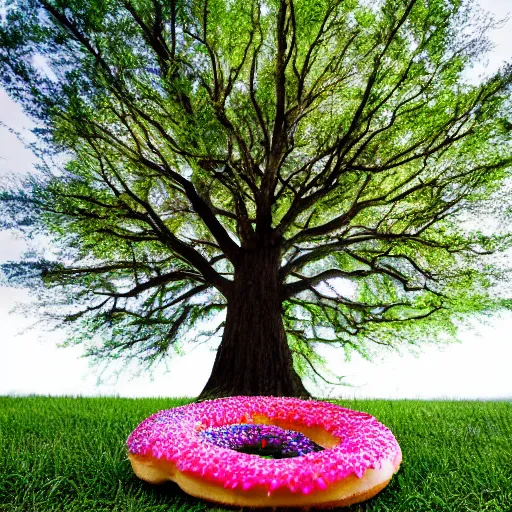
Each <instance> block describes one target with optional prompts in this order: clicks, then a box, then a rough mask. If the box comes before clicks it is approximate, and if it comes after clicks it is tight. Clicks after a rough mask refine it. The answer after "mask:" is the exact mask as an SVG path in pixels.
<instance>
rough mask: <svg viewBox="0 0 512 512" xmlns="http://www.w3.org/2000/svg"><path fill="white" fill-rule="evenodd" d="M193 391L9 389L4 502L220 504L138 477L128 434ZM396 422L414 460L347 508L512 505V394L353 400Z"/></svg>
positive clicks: (410, 510) (50, 505)
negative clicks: (94, 393)
mask: <svg viewBox="0 0 512 512" xmlns="http://www.w3.org/2000/svg"><path fill="white" fill-rule="evenodd" d="M189 401H190V400H187V399H124V398H50V397H36V396H34V397H0V511H2V512H3V511H9V512H11V511H27V512H28V511H30V512H39V511H41V512H42V511H45V512H46V511H52V512H53V511H58V512H60V511H76V512H82V511H87V512H89V511H94V512H97V511H119V512H130V511H133V512H145V511H151V512H157V511H161V512H164V511H165V512H168V511H171V512H178V511H179V512H199V511H209V512H213V511H215V512H217V511H224V510H231V511H235V510H236V511H238V510H240V509H239V508H231V509H229V508H219V507H217V506H215V505H211V504H207V503H205V502H202V501H199V500H196V499H195V498H192V497H189V496H188V495H186V494H185V493H183V492H182V491H181V490H180V489H179V488H178V487H177V486H176V485H175V484H172V483H169V484H165V485H162V486H151V485H148V484H146V483H144V482H142V481H140V480H138V479H137V478H136V477H135V476H134V474H133V472H132V470H131V466H130V464H129V462H128V460H127V458H126V449H125V445H124V443H125V440H126V437H127V436H128V434H129V433H130V432H131V431H132V430H133V429H134V428H135V427H136V426H137V424H138V423H139V422H140V421H141V420H143V419H144V418H146V417H147V416H149V415H150V414H152V413H154V412H156V411H158V410H160V409H167V408H170V407H174V406H178V405H183V404H185V403H188V402H189ZM338 403H340V405H343V406H346V407H350V408H353V409H357V410H361V411H366V412H368V413H370V414H372V415H374V416H375V417H377V419H379V421H381V422H383V423H384V424H386V425H387V426H388V427H390V428H391V430H392V431H393V433H394V434H395V436H396V438H397V439H398V442H399V443H400V445H401V447H402V452H403V456H404V461H403V463H402V466H401V468H400V471H399V472H398V473H397V474H396V475H395V476H394V478H393V480H392V481H391V483H390V484H389V486H388V487H387V488H386V489H385V490H384V491H383V492H382V493H380V494H379V495H378V496H376V497H375V498H373V499H372V500H370V501H368V502H367V503H366V504H362V505H355V506H352V507H349V508H345V509H340V510H343V511H346V512H356V511H365V512H377V511H379V512H384V511H386V512H388V511H389V512H391V511H392V512H400V511H404V512H405V511H407V512H426V511H444V510H446V511H450V512H458V511H460V512H484V511H496V512H498V511H499V512H511V511H512V403H511V402H505V401H503V402H439V401H430V402H427V401H415V400H399V401H389V400H343V401H339V402H338Z"/></svg>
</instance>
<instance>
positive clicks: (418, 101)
mask: <svg viewBox="0 0 512 512" xmlns="http://www.w3.org/2000/svg"><path fill="white" fill-rule="evenodd" d="M475 8H476V6H475V3H474V2H469V1H463V0H382V1H380V2H365V1H363V0H202V1H199V0H168V1H162V0H122V1H117V0H116V1H112V0H15V1H12V2H9V1H8V2H7V8H6V14H5V18H4V20H3V23H2V24H1V26H0V77H1V78H0V83H1V84H2V86H3V87H4V88H5V89H6V90H7V92H8V93H9V94H10V95H11V97H12V98H14V99H15V100H16V101H18V102H19V103H21V104H22V105H23V107H24V108H25V111H26V112H27V113H28V114H29V115H30V116H31V117H32V118H33V119H35V120H36V121H37V123H38V127H37V128H36V129H35V130H34V132H35V133H36V135H37V137H38V148H39V150H40V155H41V165H40V166H39V172H38V173H35V174H33V175H32V176H31V177H30V178H29V179H27V180H26V181H25V182H24V183H22V184H20V185H8V186H6V187H4V190H3V192H2V193H1V194H2V195H1V199H2V201H1V208H2V225H3V227H4V228H16V229H19V230H22V231H23V232H25V233H26V234H27V236H33V235H34V234H36V233H43V234H44V235H46V236H47V237H49V239H50V240H51V247H52V251H53V257H52V258H46V259H42V258H40V257H37V255H36V256H34V255H32V257H31V256H30V255H29V256H28V257H27V258H26V259H25V261H23V262H21V263H10V264H7V265H4V268H3V269H4V273H5V274H6V275H7V277H8V278H9V279H10V282H11V283H13V284H20V285H24V286H32V287H35V286H36V285H40V286H41V289H42V290H43V292H44V293H43V295H42V296H41V302H39V303H38V306H41V309H45V310H46V312H47V314H49V315H50V316H52V317H53V316H55V318H57V317H58V318H60V320H61V321H62V322H63V324H69V325H71V326H72V334H71V335H70V343H73V342H75V343H85V344H86V345H87V353H88V354H89V355H91V356H96V357H99V358H105V357H107V358H120V357H121V358H136V359H139V360H142V361H144V362H146V363H148V364H151V363H153V362H155V361H157V360H159V359H161V358H162V357H167V355H168V354H169V352H170V351H172V349H173V348H175V347H177V346H178V343H179V339H180V337H181V336H182V335H183V333H184V332H186V330H187V329H190V328H191V327H192V326H196V327H197V326H199V327H200V326H201V325H203V326H204V325H206V331H210V332H206V333H205V334H208V335H212V334H214V333H222V331H223V329H224V327H225V322H223V321H221V322H220V323H219V322H218V325H217V324H216V325H214V327H212V325H213V324H212V321H213V320H212V319H213V318H216V317H215V315H216V314H217V313H219V312H222V311H224V310H225V309H226V308H227V310H228V317H229V309H230V305H231V304H234V303H235V302H237V303H239V302H240V301H241V300H246V299H243V297H246V298H247V300H248V301H249V302H250V301H251V297H254V299H252V300H253V302H254V304H255V305H254V306H251V308H252V309H249V310H248V311H250V312H249V313H247V315H250V314H252V315H256V316H258V315H259V317H258V321H259V322H264V321H265V318H266V316H265V315H266V313H265V315H263V313H255V312H256V311H260V310H259V309H258V307H259V306H257V305H256V303H257V302H258V301H260V302H261V301H264V302H265V301H266V300H267V298H268V300H269V302H272V301H273V300H274V299H275V303H276V304H278V306H279V308H280V311H279V315H280V318H281V320H280V321H282V325H283V327H284V331H285V333H286V342H287V346H288V347H289V350H290V352H291V354H292V355H293V364H294V368H295V371H297V372H298V373H299V375H303V374H304V373H306V372H308V371H311V372H314V373H316V372H318V369H317V368H316V367H315V364H316V362H318V359H317V358H315V347H316V346H317V344H319V343H326V344H334V345H339V346H341V347H343V348H344V349H345V351H346V352H347V353H349V352H350V351H357V352H360V353H365V351H366V350H367V349H368V347H369V346H371V345H372V343H373V344H384V345H396V344H399V343H402V342H404V341H405V342H411V343H420V342H422V341H423V340H430V341H432V340H435V339H440V337H442V336H444V335H446V334H447V333H448V334H451V335H454V334H455V330H456V323H455V322H456V320H457V319H460V318H461V317H462V316H464V315H467V314H469V313H473V312H488V311H493V310H495V309H497V308H500V307H508V306H509V305H510V301H509V300H507V298H506V297H503V296H500V295H499V294H497V293H496V292H495V290H494V287H495V285H496V283H498V282H500V281H502V280H504V279H505V278H506V275H507V274H506V271H505V270H506V269H503V268H502V267H500V265H499V262H498V260H496V259H492V258H491V257H490V256H489V255H490V254H491V253H496V252H498V253H499V252H500V251H504V250H505V249H507V248H508V247H509V245H510V234H509V233H508V232H506V229H504V228H505V226H506V222H507V220H506V219H507V217H506V216H507V214H509V213H510V211H511V210H510V198H509V197H508V196H507V195H506V194H503V193H502V192H503V187H504V185H505V184H506V180H507V179H508V178H509V176H510V170H511V163H512V151H511V145H510V143H511V128H512V124H511V119H510V117H511V109H510V91H511V81H512V73H511V66H510V65H504V66H503V67H502V68H501V69H500V70H499V71H498V72H496V73H495V74H493V75H492V76H490V77H487V78H483V79H482V80H480V81H479V83H477V84H475V83H472V81H470V80H469V79H468V78H467V70H468V69H470V68H471V66H473V65H474V64H475V63H477V62H479V61H481V60H482V59H483V58H484V57H485V54H486V52H487V51H488V50H489V48H490V43H489V41H488V39H487V38H486V33H487V31H488V30H489V29H490V28H491V27H492V24H493V21H492V20H490V19H489V18H488V17H485V16H483V17H479V16H478V15H477V13H476V10H475ZM489 214H493V215H494V216H495V218H497V219H499V222H500V223H501V224H500V227H501V228H503V229H502V231H500V232H498V233H496V232H494V233H492V234H490V233H489V232H488V231H486V230H485V229H482V225H481V222H482V219H484V218H485V216H486V215H489ZM271 253H272V254H271ZM251 255H254V258H253V259H251V258H252V256H251ZM265 258H267V259H268V261H267V266H265V265H263V264H261V265H260V264H259V263H258V262H259V261H262V260H264V259H265ZM244 262H245V263H244ZM248 262H250V263H248ZM244 265H245V266H244ZM248 269H253V274H254V275H253V276H252V277H251V276H250V275H249V274H250V272H249V271H248ZM271 274H272V275H273V276H274V277H273V278H272V279H271V278H270V277H269V276H270V275H271ZM274 274H275V275H274ZM258 280H260V281H261V282H263V283H264V285H262V286H264V289H265V290H267V291H268V297H267V298H266V297H265V295H264V291H261V292H258V293H256V291H255V290H256V288H257V286H258V284H257V281H258ZM240 290H242V291H244V293H245V296H244V295H243V294H242V291H240ZM43 297H44V300H43ZM278 306H276V307H278ZM234 307H235V306H233V308H234ZM233 311H235V309H233ZM237 311H238V310H237ZM262 311H263V310H262ZM251 312H252V313H251ZM236 314H237V315H238V313H236ZM233 315H235V313H233ZM233 315H232V316H233ZM240 315H242V313H240ZM261 315H263V316H264V317H265V318H263V317H262V316H261ZM220 318H221V320H222V317H220ZM244 318H245V317H244ZM244 322H245V320H244ZM245 325H246V329H247V331H248V334H247V340H248V341H244V340H243V339H240V332H242V331H236V332H237V333H238V334H237V336H238V338H239V343H240V344H241V345H243V344H244V343H247V344H248V343H252V344H253V345H257V344H258V343H259V341H258V340H257V339H256V338H254V339H252V338H251V334H250V332H251V331H252V330H253V327H251V325H250V324H248V323H246V324H245ZM273 325H274V324H272V325H270V324H269V330H270V331H273V330H274V327H273ZM276 325H277V324H276ZM276 328H277V327H276ZM233 332H234V331H233ZM262 336H263V335H262ZM99 339H101V343H99V342H98V340H99ZM198 339H200V337H199V338H198ZM91 340H94V342H92V343H91ZM239 363H240V361H239V362H238V363H237V364H239ZM241 371H243V370H241ZM250 385H251V384H247V386H249V387H250Z"/></svg>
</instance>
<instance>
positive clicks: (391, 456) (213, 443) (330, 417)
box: [127, 396, 401, 496]
mask: <svg viewBox="0 0 512 512" xmlns="http://www.w3.org/2000/svg"><path fill="white" fill-rule="evenodd" d="M290 425H293V426H294V428H295V429H297V430H293V429H290ZM315 428H318V429H319V430H320V431H322V432H323V433H324V434H325V436H324V437H325V439H331V440H332V442H326V441H325V440H324V441H322V439H323V438H322V439H320V438H319V439H318V440H316V441H318V442H315V440H311V439H309V438H308V437H307V436H306V435H304V434H303V433H301V432H299V431H298V430H301V429H302V430H305V431H308V429H309V430H310V431H311V432H313V431H314V429H315ZM311 437H314V436H313V435H311ZM322 445H324V446H322ZM327 445H329V446H327ZM127 446H128V450H129V452H130V453H131V454H134V455H138V456H147V457H152V458H156V459H161V460H165V461H169V462H172V463H173V464H175V466H176V468H177V469H178V471H180V472H183V473H186V474H190V475H192V476H195V477H199V478H201V479H204V480H207V481H210V482H212V483H216V484H220V485H222V486H223V487H224V488H226V489H239V490H242V491H248V490H250V489H251V488H253V487H259V488H261V487H263V488H264V489H265V490H266V492H267V494H268V496H270V495H271V494H272V493H274V492H275V491H276V490H277V489H279V488H287V489H288V490H289V491H291V492H292V493H301V494H303V495H307V494H310V493H312V492H320V491H323V490H325V489H327V488H328V486H329V485H330V484H334V483H336V482H340V481H341V480H343V479H345V478H346V477H347V476H349V475H351V474H355V475H356V476H357V477H358V478H361V477H362V476H363V475H364V473H365V471H366V470H367V469H369V468H371V469H379V468H380V467H381V462H382V461H383V460H390V461H393V463H394V464H395V465H398V464H399V463H400V460H401V451H400V447H399V445H398V442H397V441H396V439H395V437H394V436H393V434H392V433H391V431H390V430H389V429H388V428H386V427H385V426H384V425H382V424H381V423H379V422H378V421H377V420H376V419H375V418H374V417H373V416H371V415H369V414H366V413H363V412H358V411H353V410H350V409H346V408H343V407H340V406H338V405H335V404H331V403H328V402H319V401H315V400H300V399H298V398H281V397H280V398H276V397H248V396H238V397H230V398H222V399H218V400H208V401H205V402H200V403H193V404H189V405H184V406H181V407H176V408H174V409H168V410H164V411H160V412H158V413H156V414H154V415H152V416H150V417H149V418H147V419H146V420H144V421H143V422H142V423H141V424H140V425H139V426H138V427H137V428H136V429H135V430H134V431H133V432H132V434H131V435H130V436H129V437H128V440H127ZM265 456H269V457H271V458H265Z"/></svg>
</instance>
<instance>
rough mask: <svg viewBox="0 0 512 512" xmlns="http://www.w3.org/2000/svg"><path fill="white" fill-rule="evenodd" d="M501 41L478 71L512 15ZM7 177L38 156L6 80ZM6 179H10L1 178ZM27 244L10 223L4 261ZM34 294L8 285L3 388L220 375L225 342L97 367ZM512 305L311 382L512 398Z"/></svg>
mask: <svg viewBox="0 0 512 512" xmlns="http://www.w3.org/2000/svg"><path fill="white" fill-rule="evenodd" d="M480 4H481V6H482V7H483V8H485V9H486V10H487V11H489V12H491V13H493V14H495V15H496V17H497V18H504V17H505V16H506V15H507V14H508V13H509V12H512V2H510V0H481V1H480ZM492 40H493V42H494V43H495V45H496V46H495V48H494V50H493V51H492V53H491V54H490V55H489V59H488V63H487V65H486V66H484V65H478V66H477V67H476V68H475V69H473V70H472V72H471V73H472V77H474V79H475V80H477V76H478V75H479V74H482V73H484V74H485V73H489V72H492V71H493V70H494V69H496V68H497V67H499V65H500V64H501V63H502V62H503V61H504V60H512V21H508V22H507V23H506V24H505V25H504V26H503V27H502V28H501V29H500V30H498V31H495V32H494V33H493V34H492ZM0 122H1V123H0V180H1V177H2V176H5V175H6V174H7V173H15V174H24V173H26V172H29V171H30V170H31V169H32V167H33V165H34V163H35V161H36V159H35V157H34V156H33V155H32V154H31V152H30V151H28V150H27V149H25V147H24V146H23V144H22V143H21V142H20V141H19V140H18V139H17V137H16V136H15V135H14V134H13V133H11V132H10V131H9V129H8V128H10V129H12V130H15V131H18V132H21V133H24V134H27V137H29V136H30V135H29V134H28V132H27V129H29V128H30V127H31V122H30V120H29V119H28V118H27V117H25V116H24V114H23V112H22V111H21V109H20V108H19V107H18V106H17V105H16V104H14V103H13V102H12V101H10V100H9V98H8V96H7V95H6V94H5V92H4V91H2V90H1V89H0ZM0 183H1V181H0ZM25 248H26V246H25V243H24V241H23V240H21V239H18V238H16V237H15V236H14V234H13V233H12V232H8V231H4V232H0V263H3V262H6V261H15V260H17V259H19V258H20V256H21V254H22V253H23V251H24V249H25ZM29 301H30V290H26V289H14V288H9V287H6V286H4V287H2V286H0V354H1V356H0V395H26V394H43V395H54V396H58V395H82V396H97V395H102V396H123V397H144V396H162V397H176V396H191V397H193V396H197V395H198V394H199V393H200V391H201V390H202V388H203V386H204V385H205V384H206V381H207V379H208V377H209V375H210V371H211V368H212V365H213V361H214V358H215V350H214V348H215V347H212V346H210V347H208V346H198V347H195V348H193V347H192V346H191V347H189V348H187V347H186V348H185V350H186V351H187V352H188V353H187V354H186V355H184V356H175V357H173V358H172V359H171V360H170V361H169V363H168V365H167V368H164V367H155V368H154V369H153V370H152V371H151V372H146V373H143V374H142V375H140V376H134V375H133V372H128V373H121V374H120V375H119V376H118V377H115V376H114V375H113V373H114V372H113V371H112V369H110V370H109V371H108V372H107V374H101V373H100V372H99V370H98V369H97V368H96V369H95V368H94V367H91V366H90V363H89V361H88V360H87V359H86V358H84V357H82V356H83V349H82V348H81V347H71V348H59V347H58V346H57V345H58V344H59V343H62V342H63V341H64V333H63V332H52V333H48V332H46V331H43V330H42V329H41V328H40V327H38V326H37V324H36V322H37V317H35V316H34V317H28V316H26V315H25V314H22V313H21V312H20V311H19V310H16V309H14V308H15V307H16V305H20V304H24V303H27V302H29ZM511 332H512V313H503V314H501V315H500V316H496V317H494V318H491V319H490V320H488V321H487V323H486V324H483V323H481V322H480V321H478V320H476V319H475V320H474V321H473V322H472V325H471V328H466V329H465V330H463V331H461V333H460V336H459V340H460V342H459V343H457V344H452V345H448V346H443V347H437V346H431V345H424V346H423V347H422V349H421V352H420V353H419V354H414V353H411V352H409V351H407V349H404V350H402V351H401V352H398V353H397V352H380V353H378V354H377V356H376V357H375V358H374V359H373V360H372V361H366V360H364V359H362V358H361V357H360V356H357V355H355V356H353V357H352V359H351V360H350V361H345V360H344V358H343V354H342V353H341V352H340V351H336V350H334V349H329V348H328V347H325V348H324V349H323V351H322V355H324V356H326V357H327V359H328V360H329V368H330V369H331V370H332V371H334V372H335V373H337V374H338V375H343V376H344V377H345V379H344V382H345V383H346V384H349V385H350V386H332V385H324V386H316V387H315V386H314V385H312V384H311V383H309V382H306V386H307V387H308V389H309V391H310V392H311V393H312V394H313V395H314V396H319V397H320V396H321V397H326V398H327V397H329V398H390V399H403V398H411V399H413V398H419V399H480V400H492V399H512V373H511V372H510V361H511V360H512V343H511V336H510V333H511Z"/></svg>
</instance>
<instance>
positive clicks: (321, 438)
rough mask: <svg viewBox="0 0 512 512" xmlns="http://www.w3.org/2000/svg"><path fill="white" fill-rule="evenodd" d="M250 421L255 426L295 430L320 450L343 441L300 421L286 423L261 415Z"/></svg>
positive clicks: (256, 415) (255, 415)
mask: <svg viewBox="0 0 512 512" xmlns="http://www.w3.org/2000/svg"><path fill="white" fill-rule="evenodd" d="M252 421H253V422H254V423H255V424H261V425H275V426H276V427H280V428H282V429H284V430H295V431H296V432H300V433H301V434H304V435H305V436H306V437H309V439H311V441H314V442H315V443H316V444H319V445H320V446H321V447H322V448H325V449H330V448H334V447H335V446H338V445H339V444H340V443H341V442H342V441H343V439H341V438H339V437H336V436H334V435H332V434H331V433H330V432H328V431H327V430H325V429H323V428H322V427H319V426H314V427H308V426H307V425H304V424H301V423H300V420H298V421H296V422H295V421H294V422H293V423H292V422H291V421H286V420H282V419H278V418H268V417H267V416H264V415H262V414H253V416H252Z"/></svg>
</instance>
